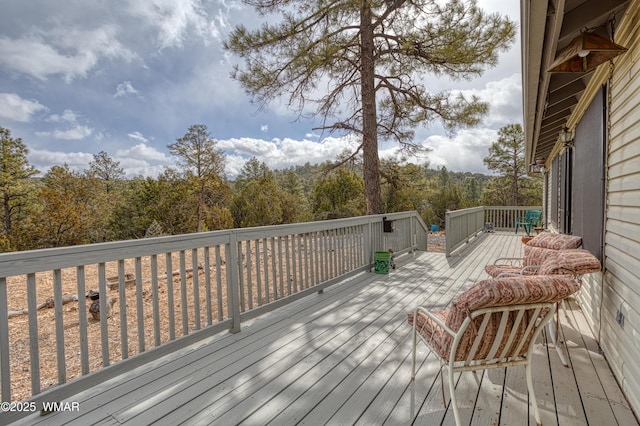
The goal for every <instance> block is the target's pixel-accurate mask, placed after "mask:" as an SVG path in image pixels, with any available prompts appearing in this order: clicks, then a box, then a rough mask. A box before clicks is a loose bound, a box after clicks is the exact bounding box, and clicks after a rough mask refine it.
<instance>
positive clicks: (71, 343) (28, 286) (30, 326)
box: [0, 212, 427, 402]
mask: <svg viewBox="0 0 640 426" xmlns="http://www.w3.org/2000/svg"><path fill="white" fill-rule="evenodd" d="M386 217H387V219H388V220H393V221H394V225H395V226H394V231H393V232H391V233H389V232H387V233H385V232H383V223H382V220H383V216H382V215H380V216H365V217H357V218H351V219H341V220H333V221H323V222H312V223H302V224H292V225H281V226H271V227H258V228H247V229H233V230H225V231H215V232H206V233H197V234H188V235H178V236H171V237H159V238H149V239H141V240H133V241H122V242H112V243H104V244H92V245H84V246H74V247H64V248H56V249H45V250H34V251H27V252H17V253H4V254H0V378H1V384H0V392H1V399H2V401H3V402H5V401H6V402H8V401H12V400H13V401H19V400H24V399H26V398H29V397H31V396H33V395H37V394H39V393H40V392H41V391H42V390H44V389H45V388H48V387H50V386H51V385H54V384H56V383H57V384H62V383H65V382H67V381H69V380H71V379H74V378H77V377H80V376H85V375H87V374H89V373H94V374H93V375H92V376H91V377H93V380H94V381H95V380H96V379H95V376H96V374H99V373H103V374H105V375H106V374H108V373H106V372H104V370H111V372H112V373H113V371H114V369H115V370H116V371H120V370H118V369H119V368H125V367H119V366H122V365H123V364H129V367H126V368H132V366H133V365H134V364H135V363H136V362H137V363H138V364H140V363H142V362H143V361H144V362H147V361H149V360H151V359H153V358H157V357H159V356H161V355H163V354H164V353H168V352H169V351H172V350H175V349H177V348H179V347H182V346H185V345H187V344H189V343H191V342H193V341H196V340H198V339H201V338H203V337H206V336H209V335H211V334H213V333H216V332H219V331H221V330H225V329H228V330H230V331H232V332H238V331H240V325H241V322H242V321H244V320H246V319H249V318H254V317H256V316H258V315H260V314H262V313H264V312H267V311H269V310H272V309H274V308H276V307H278V306H281V305H283V304H285V303H289V302H291V301H292V300H295V299H297V298H299V297H302V296H304V295H306V294H310V293H314V292H319V291H321V290H322V289H323V288H325V287H327V286H329V285H331V284H333V283H335V282H337V281H340V280H343V279H344V278H346V277H348V276H350V275H353V274H356V273H359V272H362V271H366V270H370V269H371V267H372V265H373V257H374V252H375V251H377V250H388V249H390V248H391V249H393V250H394V252H395V253H396V255H398V254H402V253H406V252H410V251H413V250H426V246H427V227H426V225H425V224H424V222H423V221H422V220H421V219H420V216H419V215H418V214H417V213H416V212H406V213H394V214H389V215H386ZM90 290H95V291H97V292H98V293H99V295H101V296H102V297H100V298H99V299H98V300H99V301H98V302H97V304H98V306H99V310H100V312H109V311H113V312H112V314H111V315H110V317H107V316H106V315H99V319H93V318H90V313H89V305H90V304H91V303H92V301H91V300H89V299H86V298H85V295H86V294H87V292H89V291H90ZM105 296H106V297H105ZM111 306H113V307H112V308H111ZM110 308H111V309H110ZM143 353H144V354H143ZM133 355H137V356H136V357H133V358H131V359H129V360H128V362H127V363H122V362H119V363H118V361H121V360H125V359H127V358H129V357H131V356H133ZM134 360H137V361H134ZM108 366H110V367H109V368H105V367H108ZM98 370H101V371H99V372H98V373H95V372H96V371H98ZM105 377H106V376H105ZM25 389H26V390H25Z"/></svg>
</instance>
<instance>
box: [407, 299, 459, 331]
mask: <svg viewBox="0 0 640 426" xmlns="http://www.w3.org/2000/svg"><path fill="white" fill-rule="evenodd" d="M418 312H422V313H424V314H425V315H426V316H427V317H429V319H430V320H431V321H433V322H434V323H435V324H436V325H437V326H438V327H440V328H442V329H443V330H444V331H445V332H446V333H447V334H449V335H450V336H451V337H455V335H456V332H455V331H453V330H451V329H450V328H449V327H447V325H446V324H445V323H443V322H442V321H441V320H440V318H438V317H436V316H435V315H433V314H432V313H431V312H429V311H427V310H426V309H425V308H423V307H422V306H419V307H417V308H416V310H415V311H414V313H413V330H414V332H415V331H416V327H417V324H418V321H417V318H418Z"/></svg>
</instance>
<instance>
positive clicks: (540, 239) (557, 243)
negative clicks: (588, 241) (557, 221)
mask: <svg viewBox="0 0 640 426" xmlns="http://www.w3.org/2000/svg"><path fill="white" fill-rule="evenodd" d="M527 245H528V246H530V247H543V248H548V249H553V250H562V249H575V248H578V247H580V246H581V245H582V237H579V236H577V235H564V234H554V233H551V232H542V233H540V234H538V235H536V236H535V237H534V238H533V239H531V240H530V241H529V242H528V243H527Z"/></svg>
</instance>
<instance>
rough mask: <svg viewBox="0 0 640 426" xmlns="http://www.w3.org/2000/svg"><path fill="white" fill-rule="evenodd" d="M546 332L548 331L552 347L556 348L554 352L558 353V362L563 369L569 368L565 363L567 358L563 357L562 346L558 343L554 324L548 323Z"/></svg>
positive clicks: (553, 322)
mask: <svg viewBox="0 0 640 426" xmlns="http://www.w3.org/2000/svg"><path fill="white" fill-rule="evenodd" d="M547 330H549V337H550V338H551V342H552V343H553V346H554V347H555V348H556V352H558V357H559V358H560V362H562V365H564V366H565V367H569V362H567V357H566V356H565V353H564V349H563V346H562V345H561V344H559V342H558V332H557V330H556V322H555V321H549V322H548V323H547Z"/></svg>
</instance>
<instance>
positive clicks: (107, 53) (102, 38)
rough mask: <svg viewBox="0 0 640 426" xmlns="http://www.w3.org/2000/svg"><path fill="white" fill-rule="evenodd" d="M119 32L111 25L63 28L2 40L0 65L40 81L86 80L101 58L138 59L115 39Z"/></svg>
mask: <svg viewBox="0 0 640 426" xmlns="http://www.w3.org/2000/svg"><path fill="white" fill-rule="evenodd" d="M116 33H117V28H116V27H115V26H112V25H104V26H101V27H98V28H95V29H91V30H81V29H77V28H73V27H68V26H60V27H56V28H54V29H52V30H48V31H45V30H39V31H38V32H33V33H31V34H26V35H23V36H22V37H20V38H15V39H12V38H9V37H0V66H2V67H4V68H7V69H9V70H12V71H15V72H18V73H23V74H27V75H30V76H32V77H35V78H37V79H39V80H47V79H48V78H49V77H51V76H55V75H62V76H63V77H64V79H65V81H66V82H67V83H70V82H71V81H72V80H73V79H74V78H78V77H86V76H87V73H88V72H89V71H90V70H92V69H93V68H94V67H95V66H96V65H97V63H98V61H99V60H100V59H102V58H110V59H114V58H122V59H125V60H131V59H132V58H133V57H135V55H134V54H133V53H132V52H131V51H129V50H128V49H126V48H124V47H123V46H122V45H121V44H120V42H119V41H118V40H117V39H116Z"/></svg>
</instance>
